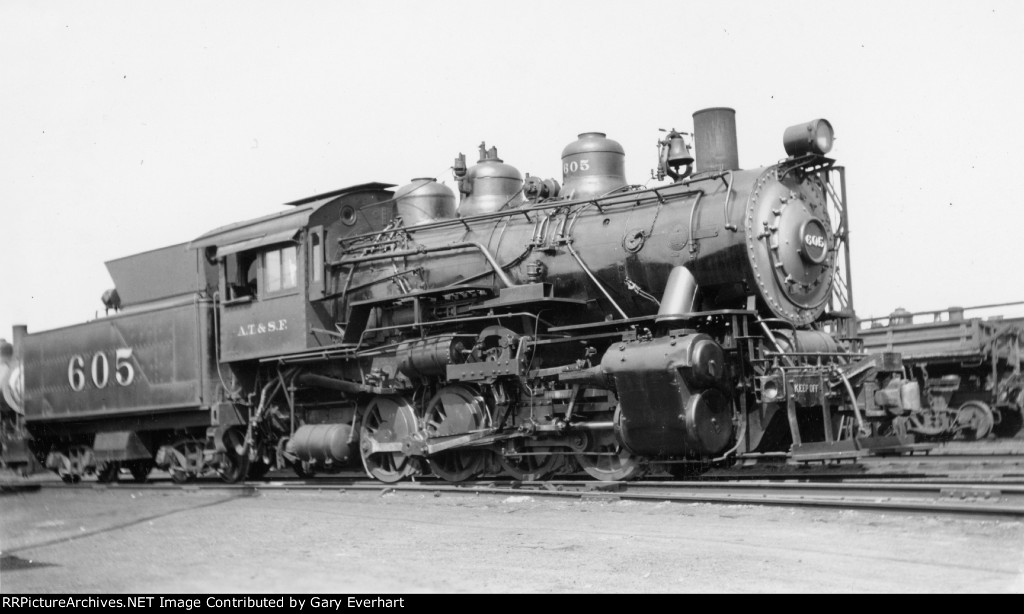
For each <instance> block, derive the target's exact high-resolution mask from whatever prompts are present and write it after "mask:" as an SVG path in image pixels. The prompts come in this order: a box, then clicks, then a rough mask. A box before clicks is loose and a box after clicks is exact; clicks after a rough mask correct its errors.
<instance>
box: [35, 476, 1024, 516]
mask: <svg viewBox="0 0 1024 614" xmlns="http://www.w3.org/2000/svg"><path fill="white" fill-rule="evenodd" d="M42 485H43V486H44V487H47V486H56V487H61V488H72V489H74V488H79V489H83V488H84V489H93V490H103V489H122V488H124V489H153V490H183V491H189V490H192V491H199V490H204V491H205V490H229V491H239V492H241V493H242V494H246V495H253V494H257V493H259V492H261V491H267V492H273V491H283V492H290V491H310V492H324V491H328V492H338V491H341V492H344V491H347V490H353V491H373V492H384V493H388V492H396V493H397V492H401V493H431V494H435V495H436V494H442V493H447V494H471V495H508V496H512V495H515V496H523V495H529V496H536V497H562V498H577V499H586V500H602V501H620V500H635V501H648V502H674V503H711V504H728V505H766V506H777V507H778V506H782V507H817V508H834V509H858V510H881V511H903V512H916V513H947V514H960V515H962V514H967V515H983V516H1005V517H1024V484H997V485H992V484H985V485H981V484H962V483H933V484H920V483H914V484H898V483H896V484H894V483H885V482H881V483H873V484H865V483H857V484H846V483H838V484H836V483H833V484H808V483H788V482H784V483H768V482H758V483H749V482H741V483H705V482H656V483H651V482H628V483H627V482H592V481H576V482H569V481H559V482H535V483H531V482H510V483H509V484H508V485H507V486H504V485H503V486H499V485H497V484H495V482H493V481H492V482H486V483H469V484H450V483H447V482H442V481H436V482H402V483H396V484H384V483H379V482H368V481H367V482H354V481H353V482H348V481H346V482H333V483H332V482H327V481H324V482H322V483H320V482H315V481H313V483H310V482H303V483H289V482H280V481H271V482H248V483H242V484H219V483H212V482H211V483H204V484H187V485H179V484H167V483H151V484H123V485H120V484H117V483H112V484H98V483H87V484H77V485H67V484H63V483H43V484H42ZM655 489H660V490H661V491H662V492H652V490H655ZM641 491H643V492H641Z"/></svg>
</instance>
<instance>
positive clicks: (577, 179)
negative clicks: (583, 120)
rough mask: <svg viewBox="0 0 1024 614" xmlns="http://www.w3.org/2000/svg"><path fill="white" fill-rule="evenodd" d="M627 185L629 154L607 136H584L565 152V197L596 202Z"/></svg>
mask: <svg viewBox="0 0 1024 614" xmlns="http://www.w3.org/2000/svg"><path fill="white" fill-rule="evenodd" d="M626 185H629V183H628V182H627V181H626V152H625V151H624V150H623V149H622V145H620V144H619V143H618V142H617V141H613V140H612V139H610V138H608V137H607V136H606V135H605V133H603V132H584V133H582V134H580V135H579V137H578V138H577V139H576V140H575V141H573V142H572V143H569V144H568V145H566V146H565V149H563V150H562V189H561V191H560V192H559V193H560V194H561V195H562V196H563V197H566V198H571V199H574V200H578V199H586V198H597V197H599V196H604V195H605V194H607V193H609V192H612V191H614V190H617V189H619V188H621V187H624V186H626Z"/></svg>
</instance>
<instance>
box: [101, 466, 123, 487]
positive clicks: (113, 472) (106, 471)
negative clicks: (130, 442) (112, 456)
mask: <svg viewBox="0 0 1024 614" xmlns="http://www.w3.org/2000/svg"><path fill="white" fill-rule="evenodd" d="M120 473H121V463H120V462H118V461H110V462H106V463H103V465H101V466H100V468H99V470H98V471H97V472H96V480H97V481H99V482H101V483H103V484H108V483H110V482H116V481H117V476H118V474H120Z"/></svg>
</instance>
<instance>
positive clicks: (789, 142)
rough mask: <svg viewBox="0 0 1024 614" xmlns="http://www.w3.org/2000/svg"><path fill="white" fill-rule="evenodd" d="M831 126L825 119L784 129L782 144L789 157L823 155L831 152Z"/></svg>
mask: <svg viewBox="0 0 1024 614" xmlns="http://www.w3.org/2000/svg"><path fill="white" fill-rule="evenodd" d="M834 138H835V137H834V135H833V132H832V124H830V123H828V120H827V119H815V120H813V121H809V122H807V123H805V124H797V125H795V126H790V127H789V128H786V132H785V134H784V135H783V136H782V144H783V146H784V147H785V148H786V154H787V155H789V156H800V155H803V154H808V153H813V154H818V155H822V156H823V155H825V154H827V153H828V152H830V151H832V141H833V140H834Z"/></svg>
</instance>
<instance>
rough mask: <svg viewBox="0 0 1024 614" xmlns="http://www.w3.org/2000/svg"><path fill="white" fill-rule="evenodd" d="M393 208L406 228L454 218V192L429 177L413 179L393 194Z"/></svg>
mask: <svg viewBox="0 0 1024 614" xmlns="http://www.w3.org/2000/svg"><path fill="white" fill-rule="evenodd" d="M395 203H396V204H395V206H396V209H397V211H398V215H399V216H401V218H402V221H403V222H405V225H406V226H418V225H419V224H428V223H430V222H434V221H437V220H445V219H450V218H453V217H455V192H453V191H452V190H451V188H449V187H448V186H446V185H442V184H440V183H438V182H437V181H436V180H435V179H433V178H431V177H420V178H418V179H413V180H412V183H409V184H406V185H404V186H402V187H400V188H398V190H397V191H396V192H395Z"/></svg>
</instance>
